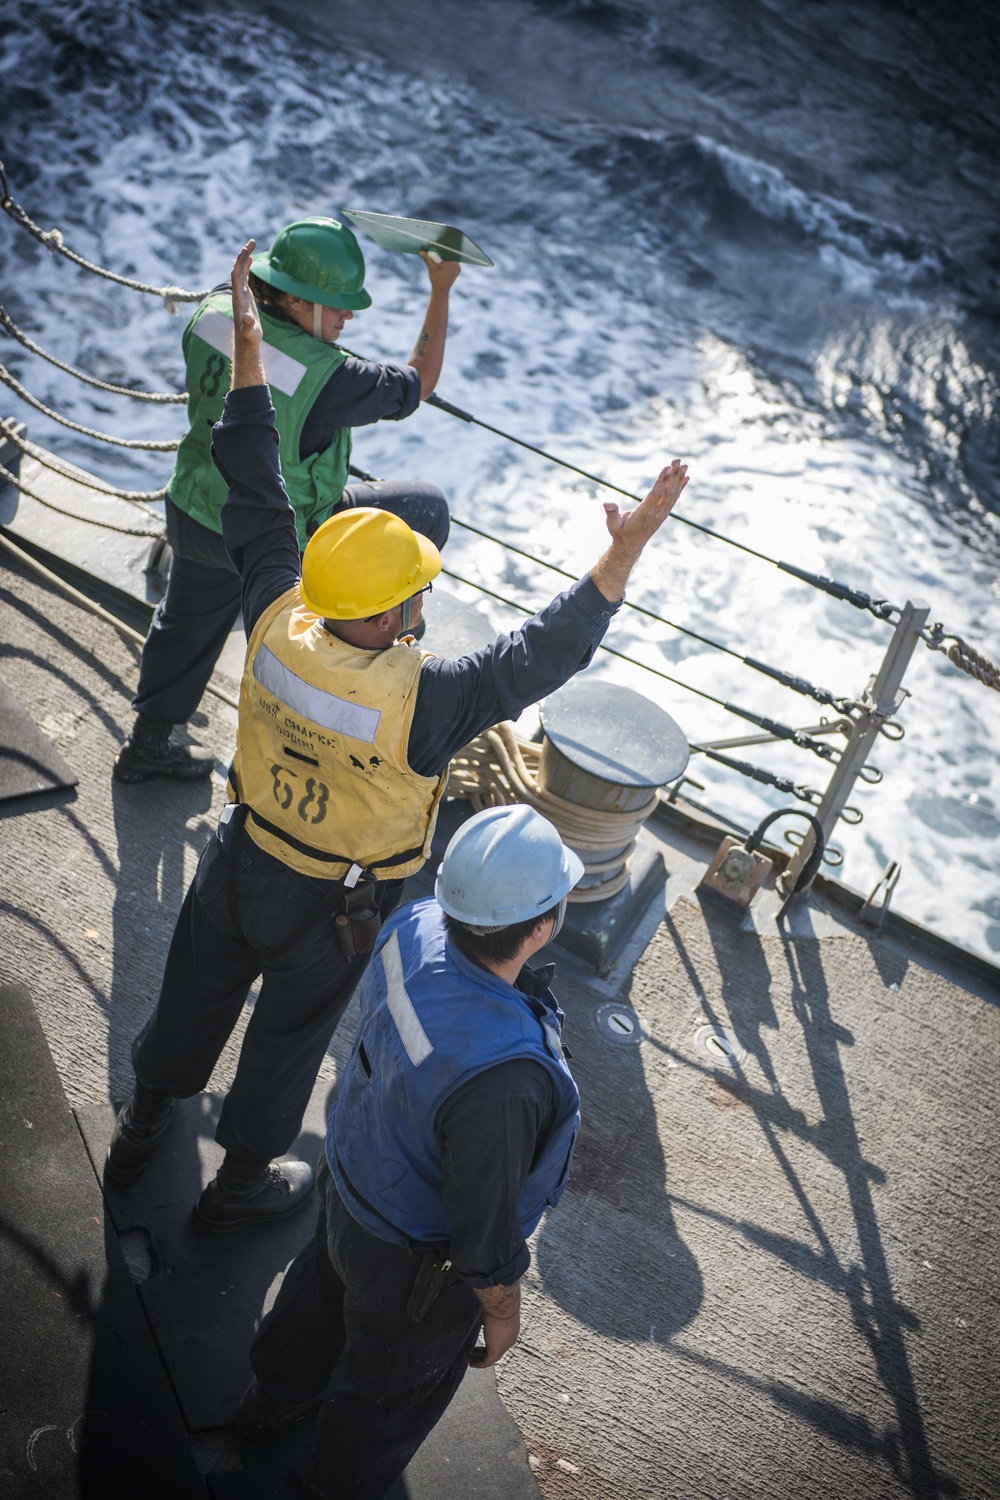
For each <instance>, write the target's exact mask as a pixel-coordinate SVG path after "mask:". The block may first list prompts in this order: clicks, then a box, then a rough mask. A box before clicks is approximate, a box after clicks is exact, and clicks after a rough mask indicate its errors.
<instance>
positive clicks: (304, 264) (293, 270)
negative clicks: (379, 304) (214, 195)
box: [250, 218, 372, 312]
mask: <svg viewBox="0 0 1000 1500" xmlns="http://www.w3.org/2000/svg"><path fill="white" fill-rule="evenodd" d="M250 269H251V271H252V272H253V274H254V275H255V276H259V277H260V279H261V281H266V282H267V284H268V286H274V287H277V288H278V290H279V291H281V292H291V294H292V296H293V297H301V298H302V299H303V301H305V302H320V303H322V304H323V306H324V307H346V308H348V309H349V310H350V311H351V312H359V311H360V310H361V309H362V308H363V307H371V305H372V299H371V298H370V297H369V295H368V293H367V292H366V291H365V289H364V280H365V258H364V256H363V255H362V254H361V247H360V245H359V244H358V242H357V240H356V239H355V238H354V235H353V234H352V233H351V231H350V230H349V229H348V228H347V227H346V225H344V224H341V223H340V222H339V220H337V219H319V218H314V219H296V221H295V223H294V224H288V225H286V226H285V228H284V229H282V230H281V231H280V232H279V233H278V234H276V235H275V237H274V244H273V245H272V246H271V248H270V250H262V251H260V253H259V254H258V255H255V256H254V258H253V260H252V261H251V262H250Z"/></svg>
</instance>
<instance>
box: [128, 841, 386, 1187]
mask: <svg viewBox="0 0 1000 1500" xmlns="http://www.w3.org/2000/svg"><path fill="white" fill-rule="evenodd" d="M237 831H238V830H237V825H236V824H235V823H234V822H232V821H230V822H226V823H220V825H219V829H218V831H217V832H216V834H215V835H214V836H213V837H212V839H211V840H210V841H209V843H208V846H207V847H206V849H205V850H204V852H203V853H202V856H201V859H200V860H199V862H198V869H197V871H196V873H195V877H194V880H193V881H192V882H191V886H190V889H189V890H188V893H187V895H186V896H185V898H184V904H183V906H182V907H181V910H180V915H179V916H178V918H177V926H176V927H175V928H174V935H173V937H172V939H171V942H170V949H169V951H168V953H167V963H166V968H165V969H164V973H163V981H162V984H161V987H160V996H159V999H158V1000H157V1002H156V1007H155V1009H154V1011H153V1014H152V1015H151V1016H150V1018H149V1020H148V1021H147V1022H146V1025H145V1026H144V1027H143V1029H142V1031H141V1032H140V1033H139V1035H138V1036H137V1037H136V1039H135V1041H134V1043H133V1044H132V1064H133V1066H134V1068H135V1076H136V1078H137V1079H138V1081H139V1082H140V1083H141V1084H143V1085H144V1086H145V1087H146V1088H147V1089H151V1090H152V1091H153V1092H154V1093H157V1094H172V1095H173V1096H174V1097H175V1098H181V1099H185V1098H189V1097H190V1096H191V1095H192V1094H197V1093H200V1091H201V1090H202V1089H203V1088H204V1087H205V1085H206V1084H207V1082H208V1080H209V1077H210V1076H211V1073H212V1069H213V1068H214V1066H215V1064H216V1062H217V1061H218V1058H219V1055H220V1053H221V1052H222V1049H223V1047H224V1046H225V1044H226V1042H227V1040H228V1038H229V1035H230V1033H231V1032H232V1030H233V1027H234V1026H235V1025H236V1022H237V1020H238V1019H239V1016H240V1012H241V1011H242V1009H243V1006H244V1004H245V1002H246V999H247V995H248V993H249V990H250V986H251V985H252V984H253V983H254V981H255V980H256V979H257V977H258V975H262V976H263V977H262V981H261V987H260V994H259V996H258V998H257V1001H256V1004H255V1005H254V1008H253V1013H252V1015H251V1016H250V1019H249V1022H248V1025H247V1029H246V1034H245V1036H244V1039H243V1045H242V1047H241V1049H240V1056H239V1062H238V1064H237V1068H236V1076H235V1078H234V1080H233V1085H232V1088H231V1089H230V1090H229V1093H228V1095H227V1096H226V1100H225V1103H224V1104H223V1106H222V1113H221V1115H220V1118H219V1124H218V1128H217V1130H216V1133H215V1138H216V1140H217V1141H218V1142H219V1145H220V1146H222V1147H223V1149H224V1150H226V1151H233V1152H235V1153H236V1154H237V1155H238V1156H240V1157H242V1158H244V1159H245V1160H247V1161H254V1162H266V1161H270V1160H271V1159H272V1158H273V1157H275V1156H281V1155H282V1154H283V1153H284V1152H286V1151H287V1150H288V1148H289V1147H290V1146H291V1144H292V1142H293V1141H294V1140H295V1138H296V1136H297V1135H298V1133H299V1130H300V1129H301V1127H302V1117H303V1115H304V1113H305V1109H306V1105H307V1104H308V1102H309V1096H310V1094H311V1092H312V1088H313V1084H314V1083H315V1082H316V1075H317V1073H318V1072H319V1066H320V1062H321V1061H322V1058H323V1054H324V1052H325V1051H326V1048H327V1046H328V1044H329V1041H330V1038H331V1036H332V1035H333V1032H334V1028H335V1027H336V1025H337V1022H338V1021H339V1020H340V1017H341V1016H342V1015H343V1013H344V1010H345V1008H346V1006H347V1003H348V1001H349V1000H350V998H351V995H352V993H353V991H354V987H355V985H356V984H357V983H358V980H359V979H360V978H361V976H362V974H363V973H364V971H365V968H366V967H367V963H368V960H367V958H353V959H350V960H348V959H346V958H344V956H343V954H342V953H341V950H340V946H339V944H338V942H337V937H336V933H335V928H334V913H335V908H333V907H331V904H330V903H331V897H332V895H333V894H334V890H335V888H337V889H342V887H340V883H339V882H331V881H329V880H318V879H315V878H313V877H311V876H308V875H299V874H296V873H295V871H293V870H290V869H289V868H288V866H287V865H284V864H282V863H281V861H280V860H277V859H274V858H273V857H272V856H271V855H270V854H266V853H265V852H264V851H263V850H262V849H259V848H258V847H257V845H256V844H255V843H254V842H253V840H252V839H251V838H250V836H249V834H248V833H246V832H244V833H243V835H242V838H241V839H240V840H239V841H238V846H239V847H238V854H237V856H236V857H237V863H238V875H237V883H236V900H237V908H238V915H239V919H240V926H241V927H242V932H240V931H237V930H236V929H235V928H234V926H233V921H232V917H231V915H230V908H229V893H228V877H229V864H230V858H231V856H232V850H233V845H234V842H236V840H235V835H236V834H237ZM402 888H403V882H402V881H401V880H392V881H384V882H381V883H379V884H378V885H377V886H376V888H375V889H376V899H377V901H378V903H379V908H380V910H381V913H382V917H383V920H384V919H385V918H386V917H387V916H388V915H389V913H390V912H391V911H392V910H393V908H394V907H395V906H396V904H397V903H398V901H399V897H400V893H401V891H402ZM324 906H325V908H326V910H325V915H323V917H322V918H321V920H319V921H317V922H316V923H314V925H313V926H312V927H311V928H310V929H309V931H308V932H307V933H306V934H305V936H304V937H303V938H302V939H301V940H300V941H298V942H297V943H296V944H295V945H294V947H293V948H292V949H290V950H289V951H288V952H285V953H283V954H280V955H279V956H278V957H276V958H274V959H269V958H268V950H269V949H271V948H276V947H277V946H278V945H279V944H281V943H283V942H284V941H285V939H286V938H287V937H290V936H291V934H292V933H293V932H295V931H296V930H297V929H298V928H299V927H301V926H302V925H303V924H304V923H305V921H306V919H307V918H308V917H309V916H310V914H313V913H316V912H319V911H320V910H321V909H322V908H324Z"/></svg>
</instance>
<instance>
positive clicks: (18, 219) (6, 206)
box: [0, 161, 211, 313]
mask: <svg viewBox="0 0 1000 1500" xmlns="http://www.w3.org/2000/svg"><path fill="white" fill-rule="evenodd" d="M0 192H2V196H0V208H2V209H3V211H4V213H5V214H7V215H8V216H9V217H10V218H11V219H13V220H14V223H15V224H18V225H20V227H21V228H22V229H26V230H27V231H28V233H29V234H30V235H31V237H32V239H36V240H37V241H38V242H39V244H40V245H44V246H45V248H46V250H51V251H56V252H58V253H59V254H60V255H64V256H65V257H66V259H67V260H71V261H72V262H73V264H74V265H76V266H82V267H83V269H84V270H85V271H93V273H94V275H95V276H103V277H104V278H105V280H107V281H114V282H117V284H118V285H119V286H128V287H131V288H132V290H133V291H135V292H148V293H149V294H150V296H153V297H162V299H163V305H164V307H165V308H166V309H167V312H169V313H176V311H177V304H178V303H179V302H203V301H204V300H205V298H206V297H207V296H209V295H210V291H211V288H209V289H208V290H206V291H204V292H189V291H186V290H185V289H184V287H182V286H151V285H149V283H148V282H145V281H134V280H133V279H132V278H131V277H130V276H119V275H118V274H117V272H115V271H108V270H106V269H105V267H104V266H97V265H95V264H94V262H93V261H92V260H85V259H84V257H83V256H82V255H77V254H76V252H75V251H74V250H70V249H69V248H68V247H67V246H66V245H65V244H64V242H63V237H62V230H61V229H43V228H42V227H41V225H40V224H36V223H35V221H34V220H33V219H30V218H29V217H28V215H27V214H26V213H25V211H24V209H23V208H22V207H21V205H20V204H19V203H15V202H14V199H13V198H12V197H11V196H10V188H9V187H8V184H7V173H6V171H5V170H4V165H3V162H2V161H0Z"/></svg>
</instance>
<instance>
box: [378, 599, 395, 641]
mask: <svg viewBox="0 0 1000 1500" xmlns="http://www.w3.org/2000/svg"><path fill="white" fill-rule="evenodd" d="M375 625H376V628H377V629H378V630H379V631H381V633H382V635H384V636H387V637H388V638H389V640H392V641H394V640H395V639H396V636H397V635H398V634H399V627H400V617H399V606H398V605H397V606H396V608H395V609H386V610H383V611H382V613H381V614H380V615H379V616H378V617H377V618H376V620H375Z"/></svg>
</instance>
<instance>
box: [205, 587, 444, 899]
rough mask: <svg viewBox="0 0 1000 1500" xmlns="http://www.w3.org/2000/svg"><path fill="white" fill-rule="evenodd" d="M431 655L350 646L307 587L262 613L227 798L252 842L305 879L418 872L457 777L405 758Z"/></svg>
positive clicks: (250, 652)
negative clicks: (239, 807)
mask: <svg viewBox="0 0 1000 1500" xmlns="http://www.w3.org/2000/svg"><path fill="white" fill-rule="evenodd" d="M429 654H430V653H428V652H424V651H420V650H418V649H416V648H413V647H410V646H407V645H403V644H397V645H393V646H389V647H388V648H387V649H385V650H381V651H364V650H361V649H360V648H358V647H356V646H349V645H347V643H346V642H345V641H341V640H338V639H337V637H336V636H333V635H331V634H330V633H329V631H327V630H325V629H324V628H323V626H322V624H321V623H320V621H319V620H318V619H317V618H316V616H315V615H314V614H312V613H310V611H309V610H307V609H306V608H305V607H304V606H303V604H302V601H301V598H300V596H299V589H298V585H296V586H295V587H294V588H292V589H289V590H288V592H287V593H285V594H283V595H282V596H281V598H280V599H276V600H275V602H274V603H273V604H272V605H271V606H270V607H269V608H268V609H266V610H265V611H264V613H263V614H262V615H261V617H260V619H259V620H258V621H257V624H256V626H255V628H254V631H253V634H252V635H251V637H250V640H249V643H248V645H247V658H246V666H245V668H244V670H243V680H242V682H241V684H240V708H239V728H238V731H237V737H236V756H235V759H234V761H233V772H232V776H231V778H230V792H231V795H233V796H235V797H236V798H237V800H239V801H242V802H245V803H247V805H248V807H249V810H250V811H249V817H248V818H247V825H246V826H247V831H248V832H249V834H250V837H251V838H252V839H253V841H254V843H255V844H257V845H259V847H260V848H261V849H264V850H265V851H266V852H267V853H268V854H272V855H273V856H274V857H275V859H280V860H281V861H282V863H283V864H286V865H288V866H290V868H291V869H293V870H297V871H299V872H300V873H301V874H304V875H316V876H320V877H321V878H323V879H327V880H342V879H343V878H344V877H345V875H347V874H348V872H349V870H350V868H351V866H352V865H359V866H360V867H361V869H363V870H364V871H365V872H366V873H370V874H371V875H372V876H374V877H375V878H376V879H380V880H390V879H397V878H401V877H402V876H404V875H412V874H413V873H414V871H416V870H419V869H420V867H421V865H422V864H423V863H424V861H425V860H426V859H427V857H428V855H429V854H430V850H431V838H432V836H433V833H434V824H435V822H436V821H437V811H438V804H439V802H440V800H441V797H442V794H443V792H444V788H445V783H446V782H447V780H448V773H447V770H445V771H444V772H443V773H442V774H441V776H418V775H417V774H416V773H415V772H414V771H411V770H410V767H409V765H408V763H407V759H406V749H407V744H408V742H409V737H410V725H411V723H412V721H413V710H414V707H415V705H416V701H417V685H418V682H419V678H420V669H421V666H422V664H423V662H424V660H425V659H426V657H427V656H428V655H429Z"/></svg>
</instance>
